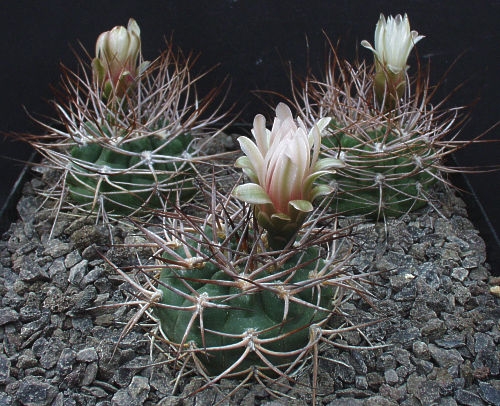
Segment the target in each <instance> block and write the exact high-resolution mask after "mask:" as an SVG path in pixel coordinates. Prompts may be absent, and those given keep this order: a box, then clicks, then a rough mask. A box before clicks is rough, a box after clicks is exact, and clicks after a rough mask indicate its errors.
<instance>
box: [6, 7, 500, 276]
mask: <svg viewBox="0 0 500 406" xmlns="http://www.w3.org/2000/svg"><path fill="white" fill-rule="evenodd" d="M381 12H383V13H384V14H386V15H388V14H392V15H395V14H397V13H405V12H406V13H408V15H409V17H410V22H411V26H412V29H415V30H417V31H418V32H419V33H421V34H423V35H425V36H426V38H424V39H423V40H422V41H420V42H419V44H418V46H417V49H418V54H419V56H420V59H421V61H423V62H424V63H427V62H428V61H429V60H430V61H431V67H432V78H433V81H434V82H437V81H438V80H439V78H440V77H441V76H442V75H443V74H444V73H445V72H446V70H447V68H448V67H449V66H450V65H451V64H452V63H453V61H455V60H456V58H457V57H459V56H461V58H460V59H459V61H458V62H457V65H456V67H455V68H454V69H453V70H452V71H451V73H449V75H448V76H447V78H446V80H445V81H444V83H443V86H442V87H441V92H440V95H441V96H445V95H446V94H447V93H449V92H450V91H452V90H453V89H454V88H455V87H456V86H458V85H460V84H462V83H463V82H466V83H465V85H464V87H463V88H462V90H461V91H460V92H458V93H457V94H456V96H455V97H454V98H453V99H452V102H451V104H450V106H452V105H455V106H458V105H467V104H470V103H471V102H473V101H476V100H477V98H478V97H479V98H480V99H479V101H478V102H477V104H476V105H475V107H474V109H473V111H472V116H471V119H470V122H469V123H468V125H467V126H466V127H465V128H464V129H463V131H462V137H463V138H464V139H471V138H473V137H475V136H477V135H479V134H481V133H482V132H484V131H486V130H487V129H488V128H489V127H491V126H492V125H494V124H495V123H496V122H497V121H498V120H499V119H500V114H499V113H500V107H499V106H500V103H499V101H498V98H499V92H500V33H499V30H498V29H499V23H500V2H499V1H498V0H491V1H485V0H476V1H474V2H472V1H470V0H469V1H463V0H460V1H451V0H448V1H435V0H434V1H433V0H418V1H417V0H414V1H407V2H395V1H359V0H357V1H354V0H344V1H339V0H309V1H299V0H288V1H279V0H275V1H273V0H247V1H238V0H196V1H193V0H171V1H166V0H164V1H152V0H150V1H140V0H137V1H105V0H101V1H94V0H86V1H76V0H73V1H67V0H45V1H43V2H38V1H34V0H33V1H25V0H17V1H2V2H0V15H1V16H2V24H1V25H0V49H1V51H2V53H1V55H2V62H1V67H0V83H1V93H0V101H1V113H0V114H1V115H0V118H1V120H0V131H2V132H16V131H17V132H34V133H36V132H39V131H40V130H39V129H38V128H37V127H36V125H34V124H33V123H32V122H31V121H30V120H29V119H28V118H27V115H26V112H25V111H24V109H23V106H25V108H26V109H27V110H28V111H29V112H31V113H36V114H37V115H44V114H45V115H52V114H53V112H52V111H51V108H50V107H49V106H48V104H47V102H46V101H47V100H48V99H50V98H51V96H52V93H51V89H50V85H55V84H57V82H58V77H59V64H60V63H64V64H65V65H67V66H69V67H73V68H74V67H76V61H75V57H74V55H73V53H72V51H71V48H75V49H79V45H78V44H79V41H80V42H81V43H82V44H83V46H84V47H85V48H86V49H88V50H89V51H90V52H91V53H92V54H93V52H94V51H93V49H94V44H95V40H96V38H97V36H98V35H99V33H101V32H102V31H106V30H109V29H111V28H112V27H113V26H115V25H126V24H127V21H128V18H129V17H134V18H135V19H136V20H137V21H138V23H139V25H140V27H141V31H142V33H141V34H142V44H143V47H142V49H143V54H144V56H145V58H146V59H154V58H155V57H156V56H157V55H158V53H159V51H160V50H161V49H162V48H164V40H163V39H164V38H165V37H170V36H171V35H173V39H174V42H175V44H176V45H177V46H179V47H180V48H182V49H183V50H184V51H185V52H189V51H194V52H201V56H200V59H199V63H198V65H197V66H198V68H199V69H200V71H202V70H203V69H207V68H209V67H211V66H213V65H216V64H219V63H220V66H219V67H218V69H217V70H216V71H215V72H214V74H213V75H211V76H210V79H208V78H207V79H208V82H206V83H207V84H206V86H207V87H210V86H214V85H215V84H217V83H218V82H220V81H222V80H223V78H224V77H225V76H226V75H229V76H230V78H231V81H232V86H231V91H230V94H229V100H230V102H235V103H237V106H238V109H243V108H244V111H243V113H242V115H241V116H240V120H241V121H243V122H250V121H251V120H252V118H253V116H254V115H255V114H256V113H258V112H266V111H267V107H265V106H263V105H262V104H261V102H260V101H259V100H258V98H256V97H255V96H254V95H253V94H252V91H253V90H256V89H265V90H273V91H277V92H280V93H283V94H289V89H290V86H289V83H288V78H287V74H288V63H289V62H292V66H293V68H294V71H295V72H296V73H298V74H303V73H304V72H305V71H306V66H307V65H309V66H310V67H311V68H312V69H313V71H315V72H317V73H320V72H321V68H322V66H323V63H324V55H325V35H324V33H326V34H327V35H328V36H329V37H330V38H331V39H333V40H334V41H335V42H336V41H337V40H339V39H340V40H341V43H340V44H341V45H340V54H341V56H342V57H345V58H348V59H353V58H354V57H355V56H356V54H359V56H360V57H361V58H369V59H370V60H371V58H372V55H371V53H370V52H369V51H368V50H365V49H364V48H360V46H359V43H360V41H361V40H362V39H367V40H369V41H370V42H372V43H373V33H374V28H375V23H376V22H377V20H378V17H379V14H380V13H381ZM306 38H307V41H306ZM306 44H308V47H307V46H306ZM410 64H412V61H410ZM413 67H414V68H415V61H414V60H413ZM438 99H439V95H438ZM0 138H1V137H0ZM487 138H490V139H496V140H500V128H497V129H493V130H492V131H490V133H489V134H488V135H487ZM30 154H31V151H30V150H29V148H27V147H26V146H25V145H23V144H20V143H16V142H13V141H11V140H8V141H6V140H2V139H0V177H1V178H0V179H1V182H0V208H2V207H4V204H5V201H7V200H8V196H9V194H10V193H11V192H12V190H13V189H14V188H15V182H16V179H18V177H19V174H20V173H21V170H22V168H23V164H22V161H23V160H26V159H28V158H29V157H30ZM499 156H500V144H499V145H496V144H482V145H477V146H472V147H469V148H467V149H466V150H465V151H464V152H461V153H458V154H457V155H456V160H457V161H458V163H459V164H460V165H466V166H485V165H493V164H498V163H500V159H499ZM499 176H500V175H499V173H483V174H475V175H471V176H468V177H467V178H466V180H465V183H464V182H463V179H461V178H458V179H456V180H455V181H456V182H457V183H459V184H460V185H464V184H465V186H467V187H468V188H469V190H471V191H472V193H468V194H467V195H466V196H465V197H466V198H467V201H468V204H469V206H470V209H469V212H470V215H471V218H472V220H473V221H474V223H475V224H476V225H477V226H478V227H480V229H481V234H482V236H483V237H484V238H485V239H486V241H487V243H488V245H489V247H488V248H489V259H490V262H491V263H492V264H493V265H494V267H496V268H500V242H499V241H498V237H497V234H496V233H497V232H498V230H500V186H499V179H500V178H499ZM467 182H469V184H467ZM474 196H477V199H474ZM10 201H11V202H15V196H13V197H12V198H11V199H10ZM13 215H15V211H13V210H10V211H9V210H4V211H3V218H2V224H1V225H2V226H3V227H4V228H5V227H6V226H8V223H9V221H10V220H11V218H12V216H13ZM495 230H496V231H495Z"/></svg>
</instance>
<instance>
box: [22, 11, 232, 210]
mask: <svg viewBox="0 0 500 406" xmlns="http://www.w3.org/2000/svg"><path fill="white" fill-rule="evenodd" d="M132 21H133V20H132ZM120 30H121V31H120ZM116 31H118V33H116ZM115 34H116V35H115ZM127 35H128V36H130V37H131V40H130V46H131V47H132V46H134V49H133V50H131V51H129V52H128V53H125V54H126V55H125V56H127V55H129V54H130V55H132V60H125V61H123V64H124V66H126V67H124V68H120V66H121V65H118V66H113V67H112V68H113V69H114V71H113V72H111V71H110V72H111V73H106V68H109V69H110V70H111V66H107V64H106V63H107V62H106V61H107V60H106V59H105V57H109V58H113V57H115V56H114V54H113V53H112V52H113V46H115V47H117V48H118V49H119V50H120V51H123V47H118V46H117V45H116V43H115V42H117V41H118V39H120V40H122V39H123V37H124V36H125V38H127ZM138 35H139V28H138V26H137V24H135V22H134V24H131V23H129V29H128V31H127V30H126V29H125V28H124V27H115V28H114V29H113V30H111V31H110V32H107V33H103V34H102V35H101V36H100V37H99V40H98V42H97V46H96V48H97V51H96V54H97V55H98V57H96V58H94V60H93V61H92V74H90V73H89V70H91V69H89V66H88V65H87V64H86V63H84V62H83V61H82V60H80V65H81V67H80V72H78V73H77V72H72V71H70V70H69V69H67V68H63V75H62V83H61V89H60V91H59V94H58V98H57V99H56V101H55V102H54V107H55V109H56V111H57V114H58V116H59V118H58V120H57V121H56V123H54V124H47V123H41V124H42V126H43V127H44V129H45V131H46V132H47V134H46V135H44V136H38V135H37V136H27V137H26V138H27V140H28V142H30V143H31V145H32V146H34V147H35V148H36V149H37V150H38V151H39V152H40V153H41V155H42V156H43V157H44V158H46V160H45V164H46V165H48V166H51V167H52V168H55V169H58V170H60V171H61V173H62V176H61V179H60V180H59V182H57V184H55V185H53V192H54V193H56V196H59V199H60V205H62V203H63V200H64V198H65V193H66V192H67V191H69V196H70V200H71V201H72V203H73V204H74V205H75V206H76V207H77V208H78V209H81V210H83V211H85V212H86V213H89V212H93V211H96V210H98V211H100V212H101V214H102V215H103V217H108V216H109V215H113V216H127V215H136V216H143V215H147V214H148V213H149V212H150V211H151V209H165V208H166V207H169V206H171V205H172V204H179V203H180V202H183V201H186V200H187V199H189V198H191V197H192V196H193V195H194V193H195V191H196V188H195V185H194V184H193V178H194V177H196V176H198V173H199V170H198V169H197V168H196V164H197V163H200V162H206V161H213V160H214V159H216V158H217V157H216V156H204V155H203V152H202V150H203V149H204V148H205V147H206V145H207V143H208V142H209V139H210V138H211V137H212V136H213V135H214V134H216V132H215V130H211V129H210V128H209V127H210V126H211V125H212V124H213V123H215V122H217V121H218V120H220V119H222V117H223V116H224V115H223V114H220V115H219V108H220V105H217V106H215V108H214V109H213V111H209V109H212V107H214V105H213V103H214V102H215V98H216V97H217V94H218V89H214V90H212V91H210V92H209V93H208V94H207V95H206V97H204V98H202V99H199V98H198V96H197V93H196V89H195V86H196V83H197V82H198V81H199V79H200V78H201V77H202V76H204V75H205V74H206V73H205V74H203V75H201V76H198V77H193V76H192V74H191V69H192V67H193V64H194V62H195V58H193V57H192V56H187V57H186V56H184V55H183V54H182V53H181V52H180V51H175V50H174V48H173V45H172V44H167V49H166V51H164V52H163V53H162V54H161V55H160V57H159V58H158V59H157V60H155V61H153V62H152V63H146V62H143V61H142V57H141V56H140V39H138ZM117 38H118V39H117ZM132 39H133V41H132ZM106 40H108V42H109V44H108V43H106V42H105V41H106ZM103 44H104V45H107V47H105V46H104V45H103ZM127 44H128V42H127ZM137 46H139V49H136V48H137ZM102 48H104V49H105V51H106V52H104V51H103V50H102ZM110 53H111V54H112V56H109V54H110ZM103 58H104V61H103ZM134 58H135V59H137V58H139V60H138V61H137V62H136V61H135V59H134ZM116 59H119V58H118V57H116ZM113 61H114V59H113ZM120 69H121V70H120Z"/></svg>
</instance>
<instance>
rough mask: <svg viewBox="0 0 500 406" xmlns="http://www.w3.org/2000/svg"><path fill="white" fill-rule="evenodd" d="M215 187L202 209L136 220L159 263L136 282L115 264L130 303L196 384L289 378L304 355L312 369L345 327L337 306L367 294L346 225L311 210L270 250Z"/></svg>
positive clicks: (248, 215)
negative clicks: (199, 379) (198, 378)
mask: <svg viewBox="0 0 500 406" xmlns="http://www.w3.org/2000/svg"><path fill="white" fill-rule="evenodd" d="M214 193H215V195H217V197H216V198H214V199H213V201H217V204H216V206H215V207H214V208H212V209H210V210H208V212H207V213H206V215H205V216H202V217H198V216H187V215H184V214H182V213H180V212H179V213H165V214H164V215H165V220H164V221H163V222H162V224H163V226H161V229H160V228H159V226H158V224H155V225H153V224H152V225H141V226H140V229H141V230H142V231H143V233H144V235H145V236H146V238H147V239H148V240H149V241H150V243H149V244H148V247H153V251H154V252H155V258H156V261H157V262H156V265H155V266H153V265H144V266H143V270H142V275H146V277H147V280H146V281H143V282H142V284H139V283H138V281H137V280H136V279H134V277H133V276H132V275H131V274H127V273H125V272H124V271H123V270H120V269H118V268H117V270H118V272H119V273H120V274H121V275H122V276H124V278H125V279H126V280H127V281H128V282H129V283H130V284H131V285H133V286H135V287H136V289H135V293H134V297H135V299H134V300H133V301H132V302H131V303H133V304H136V305H137V304H140V305H141V306H142V310H141V312H140V313H139V314H142V313H144V312H146V311H147V312H148V313H149V314H150V316H151V317H152V318H153V319H154V320H155V321H156V323H157V327H155V328H154V329H153V331H154V337H155V338H156V340H157V341H156V342H157V343H158V342H163V343H164V344H165V345H166V347H163V348H164V349H165V352H166V353H169V354H172V351H173V357H172V358H171V359H174V360H175V361H176V362H177V363H178V364H179V365H180V366H181V368H182V369H181V371H184V368H188V366H190V367H191V368H194V369H195V370H196V371H197V372H198V373H199V374H201V375H202V376H204V377H205V378H206V379H207V383H206V385H205V386H204V387H203V388H207V387H209V386H211V385H213V384H215V383H217V382H219V381H220V380H221V379H223V378H236V377H238V378H240V379H243V382H246V381H248V380H249V379H251V378H256V379H257V381H259V382H265V381H267V380H269V381H273V380H274V379H276V378H277V377H283V378H285V379H289V380H291V381H293V377H294V376H295V374H296V373H297V372H298V371H300V370H302V369H303V367H304V364H306V365H307V364H309V363H310V364H312V365H313V366H314V372H315V373H316V372H317V368H318V351H319V347H320V345H321V344H323V343H329V344H330V345H335V342H334V341H335V340H334V337H336V336H337V335H339V334H341V333H342V331H344V330H343V327H342V325H343V324H344V323H345V322H346V320H345V319H344V317H343V314H342V312H341V311H340V310H339V307H340V306H341V305H342V303H343V302H344V301H345V300H348V298H350V297H351V296H352V294H353V293H354V292H358V293H360V294H361V295H363V294H364V293H365V290H364V288H363V287H362V285H360V283H359V282H357V280H358V278H363V277H366V275H363V274H361V273H360V274H354V271H353V270H352V269H351V268H350V267H349V266H348V264H347V262H348V259H349V250H348V247H347V246H345V245H343V243H342V240H341V239H340V237H342V236H344V235H345V234H346V233H347V231H346V230H337V229H336V228H335V227H334V224H335V216H333V215H328V214H326V213H325V212H324V210H325V208H323V209H322V210H315V212H314V213H312V214H311V218H310V220H309V221H307V222H306V223H304V225H303V231H301V232H299V234H298V236H297V238H296V240H295V241H294V243H293V245H292V246H290V248H288V249H285V250H273V249H271V248H270V247H269V245H268V242H267V239H266V234H265V233H263V232H262V231H263V230H262V229H261V228H260V227H258V226H257V223H256V222H255V219H254V217H253V215H252V212H253V210H251V207H248V206H246V205H241V203H239V202H237V201H235V200H234V198H231V197H229V198H228V197H226V196H222V195H218V194H217V193H216V192H214ZM197 212H198V213H200V214H202V210H201V209H198V210H197ZM138 279H140V278H138ZM332 319H335V322H334V323H333V324H330V323H331V321H332ZM137 320H138V316H137V317H135V318H134V319H133V320H131V323H130V325H129V326H128V327H127V329H126V331H128V329H129V328H130V327H131V326H132V324H133V323H135V322H137ZM350 328H352V327H351V326H349V327H347V330H349V329H350ZM311 359H312V361H311ZM182 376H183V373H181V372H179V373H177V378H178V379H179V380H181V379H182ZM315 385H316V382H313V391H314V387H315ZM236 386H237V384H236ZM203 388H201V389H203ZM201 389H200V390H201ZM313 396H314V395H313Z"/></svg>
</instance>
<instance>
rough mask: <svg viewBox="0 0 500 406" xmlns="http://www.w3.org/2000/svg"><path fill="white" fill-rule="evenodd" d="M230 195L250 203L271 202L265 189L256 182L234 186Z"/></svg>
mask: <svg viewBox="0 0 500 406" xmlns="http://www.w3.org/2000/svg"><path fill="white" fill-rule="evenodd" d="M232 195H233V196H234V197H236V198H237V199H240V200H243V201H244V202H246V203H250V204H268V203H272V201H271V199H270V198H269V196H268V195H267V193H266V191H265V190H264V189H263V188H262V187H261V186H260V185H257V184H256V183H245V184H244V185H239V186H236V187H235V188H234V189H233V192H232Z"/></svg>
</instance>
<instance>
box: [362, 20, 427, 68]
mask: <svg viewBox="0 0 500 406" xmlns="http://www.w3.org/2000/svg"><path fill="white" fill-rule="evenodd" d="M422 38H424V36H423V35H418V32H417V31H410V21H409V20H408V16H407V15H406V14H405V15H404V17H401V14H398V15H397V16H396V17H392V16H389V17H388V18H387V20H386V19H385V17H384V15H383V14H380V19H379V20H378V23H377V25H376V27H375V47H373V46H372V45H371V44H370V43H369V42H368V41H366V40H363V41H362V42H361V45H363V46H364V47H366V48H368V49H369V50H371V51H372V52H373V54H374V55H375V60H376V62H377V70H379V69H388V70H389V71H391V72H392V73H393V74H396V75H398V74H400V73H402V72H404V71H406V68H407V65H406V62H407V60H408V56H409V55H410V51H411V50H412V49H413V46H414V45H415V44H416V43H417V42H418V41H420V40H421V39H422ZM379 64H380V65H381V66H378V65H379Z"/></svg>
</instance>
